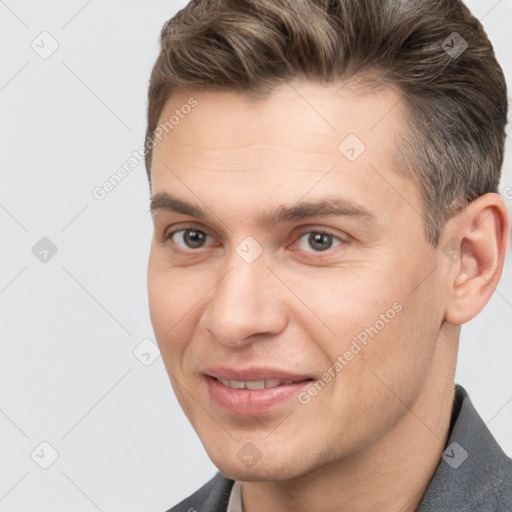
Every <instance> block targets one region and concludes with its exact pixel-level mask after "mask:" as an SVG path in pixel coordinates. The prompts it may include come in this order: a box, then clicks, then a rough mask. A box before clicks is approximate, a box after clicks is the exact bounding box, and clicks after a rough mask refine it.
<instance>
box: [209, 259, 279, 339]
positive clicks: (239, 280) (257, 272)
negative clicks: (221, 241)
mask: <svg viewBox="0 0 512 512" xmlns="http://www.w3.org/2000/svg"><path fill="white" fill-rule="evenodd" d="M219 279H220V280H219V281H218V283H217V285H216V286H215V287H214V288H213V290H212V291H211V294H210V295H209V302H208V305H207V307H206V308H205V310H204V312H203V315H202V316H201V319H200V326H201V327H202V328H203V329H206V330H207V331H208V332H209V333H210V334H211V335H212V336H213V337H214V339H215V340H217V342H219V343H221V344H223V345H226V346H230V347H241V346H245V345H246V344H248V343H250V342H252V341H255V340H256V339H262V338H265V337H267V336H273V335H276V334H279V333H280V332H282V331H283V330H284V329H285V328H286V326H287V323H288V316H287V313H286V307H285V304H284V302H283V301H282V300H280V297H282V296H283V294H284V293H285V288H284V286H283V284H282V283H281V282H280V280H279V279H278V278H277V277H276V276H275V275H274V274H273V272H272V271H271V270H270V269H269V268H268V267H267V265H266V262H265V260H264V258H263V257H262V256H260V257H259V258H257V259H256V260H255V261H253V262H252V263H247V262H246V261H244V260H243V259H242V258H240V257H239V256H238V254H236V253H235V254H234V255H233V257H232V258H231V259H230V261H229V264H228V265H227V267H223V272H222V274H219Z"/></svg>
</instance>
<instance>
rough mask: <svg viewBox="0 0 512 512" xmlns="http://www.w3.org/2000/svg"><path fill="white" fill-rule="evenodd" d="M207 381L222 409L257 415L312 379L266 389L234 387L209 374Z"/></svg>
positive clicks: (289, 396)
mask: <svg viewBox="0 0 512 512" xmlns="http://www.w3.org/2000/svg"><path fill="white" fill-rule="evenodd" d="M206 382H207V384H208V392H209V393H210V397H211V399H212V400H213V401H214V402H215V404H216V405H218V406H219V407H220V408H221V409H224V410H225V411H228V412H232V413H235V414H244V415H256V414H263V413H265V412H267V411H270V410H271V409H273V408H274V407H277V406H278V405H280V404H282V403H283V402H286V401H287V400H289V399H290V398H292V397H293V396H295V395H297V393H299V391H300V390H301V389H302V388H304V387H305V386H307V385H309V384H311V382H312V381H311V380H306V381H302V382H293V383H292V384H286V385H282V386H276V387H274V388H265V389H234V388H230V387H228V386H224V384H222V382H220V381H218V380H217V379H216V378H214V377H210V376H209V375H206Z"/></svg>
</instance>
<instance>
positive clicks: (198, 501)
mask: <svg viewBox="0 0 512 512" xmlns="http://www.w3.org/2000/svg"><path fill="white" fill-rule="evenodd" d="M234 483H235V481H234V480H230V479H229V478H226V477H225V476H224V475H222V474H221V473H220V472H217V473H215V475H214V476H213V478H212V479H211V480H208V482H206V483H205V484H204V485H203V486H202V487H201V488H200V489H198V490H197V491H196V492H194V493H193V494H191V495H190V496H189V497H188V498H185V499H184V500H183V501H181V502H180V503H178V504H177V505H175V506H174V507H172V508H170V509H169V510H167V512H202V511H208V512H210V511H211V512H226V509H227V506H228V502H229V496H230V494H231V488H232V487H233V484H234Z"/></svg>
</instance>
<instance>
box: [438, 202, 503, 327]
mask: <svg viewBox="0 0 512 512" xmlns="http://www.w3.org/2000/svg"><path fill="white" fill-rule="evenodd" d="M452 227H453V229H452V230H450V231H451V233H450V231H449V232H448V233H447V235H448V237H450V236H451V238H449V240H448V241H446V238H445V237H443V239H444V241H443V242H441V243H440V244H439V247H440V250H441V252H442V254H441V257H447V258H448V260H449V261H450V262H451V269H450V271H449V273H448V275H449V282H448V283H447V285H448V303H447V307H446V314H445V320H446V322H448V323H451V324H456V325H462V324H464V323H466V322H468V321H469V320H471V319H472V318H474V317H475V316H476V315H477V314H478V313H480V311H482V309H483V308H484V306H485V305H486V304H487V302H488V301H489V299H490V298H491V295H492V294H493V292H494V290H495V288H496V286H497V284H498V281H499V280H500V277H501V273H502V270H503V265H504V263H505V256H506V253H507V248H508V242H509V230H510V219H509V213H508V210H507V206H506V204H505V201H503V199H502V198H501V197H500V196H499V195H498V194H493V193H489V194H485V195H483V196H480V197H479V198H478V199H476V200H475V201H473V202H471V203H469V205H468V206H467V207H466V208H465V209H464V210H463V211H462V213H460V214H459V215H458V216H457V218H456V219H454V222H453V223H452ZM454 233H455V235H454Z"/></svg>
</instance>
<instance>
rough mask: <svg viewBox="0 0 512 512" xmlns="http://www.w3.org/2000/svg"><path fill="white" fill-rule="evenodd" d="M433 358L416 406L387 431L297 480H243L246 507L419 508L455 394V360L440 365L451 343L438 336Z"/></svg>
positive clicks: (286, 511) (279, 510)
mask: <svg viewBox="0 0 512 512" xmlns="http://www.w3.org/2000/svg"><path fill="white" fill-rule="evenodd" d="M455 352H456V350H455ZM434 358H435V361H434V364H433V365H432V370H431V372H430V374H429V376H428V378H427V379H426V381H425V386H424V387H423V389H422V392H421V393H420V395H419V397H418V399H417V401H416V402H415V404H414V406H413V407H411V409H410V410H408V412H407V413H406V414H405V416H404V417H403V418H402V419H401V420H400V422H399V423H397V424H396V425H395V427H394V428H393V429H392V430H390V431H388V432H387V433H386V435H384V436H382V437H381V438H380V439H378V440H377V441H376V442H375V443H373V444H372V445H371V446H369V447H366V448H365V449H364V450H362V451H360V452H359V453H358V454H357V455H356V456H354V457H352V458H351V459H350V460H342V461H337V462H336V463H334V464H329V465H328V466H322V467H320V468H317V469H315V470H314V471H313V472H310V473H308V474H306V475H302V476H301V477H299V478H297V479H294V480H287V481H264V482H243V484H242V502H243V510H244V512H264V511H268V510H273V511H274V512H292V511H293V512H296V511H297V510H315V511H316V512H331V511H332V510H337V511H339V512H367V511H368V510H379V512H397V511H400V512H414V511H415V510H417V508H418V505H419V503H420V502H421V499H422V497H423V495H424V494H425V491H426V490H427V487H428V484H429V483H430V480H431V479H432V477H433V475H434V473H435V471H436V468H437V466H438V464H439V462H440V460H441V453H442V452H443V450H444V449H445V447H446V443H447V441H448V434H449V428H450V420H451V411H452V404H453V399H454V384H453V382H454V373H455V364H453V371H444V372H443V371H440V370H439V368H442V367H444V368H446V361H447V359H448V360H449V361H455V358H456V354H454V348H453V343H451V342H447V341H443V340H441V339H440V340H439V343H438V349H437V350H436V354H435V356H434ZM443 359H444V361H443Z"/></svg>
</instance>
